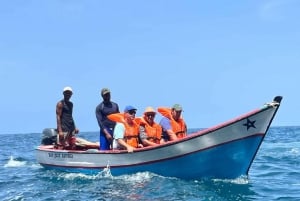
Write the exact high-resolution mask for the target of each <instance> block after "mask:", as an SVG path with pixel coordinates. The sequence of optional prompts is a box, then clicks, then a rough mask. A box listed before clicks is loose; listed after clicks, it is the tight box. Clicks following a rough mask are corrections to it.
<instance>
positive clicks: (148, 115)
mask: <svg viewBox="0 0 300 201" xmlns="http://www.w3.org/2000/svg"><path fill="white" fill-rule="evenodd" d="M146 116H147V117H155V113H147V114H146Z"/></svg>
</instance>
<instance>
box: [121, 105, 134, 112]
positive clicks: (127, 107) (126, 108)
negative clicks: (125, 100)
mask: <svg viewBox="0 0 300 201" xmlns="http://www.w3.org/2000/svg"><path fill="white" fill-rule="evenodd" d="M130 110H137V109H136V108H135V107H133V106H131V105H127V106H126V107H125V109H124V112H128V111H130Z"/></svg>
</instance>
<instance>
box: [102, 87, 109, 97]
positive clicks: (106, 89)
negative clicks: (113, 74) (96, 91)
mask: <svg viewBox="0 0 300 201" xmlns="http://www.w3.org/2000/svg"><path fill="white" fill-rule="evenodd" d="M108 93H110V90H109V89H108V88H103V89H102V90H101V95H102V96H103V95H105V94H108Z"/></svg>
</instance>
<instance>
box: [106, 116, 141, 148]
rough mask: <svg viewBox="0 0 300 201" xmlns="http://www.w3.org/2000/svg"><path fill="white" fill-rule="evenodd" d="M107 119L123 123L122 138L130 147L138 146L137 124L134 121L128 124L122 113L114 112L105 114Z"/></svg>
mask: <svg viewBox="0 0 300 201" xmlns="http://www.w3.org/2000/svg"><path fill="white" fill-rule="evenodd" d="M107 118H108V119H110V120H112V121H115V122H119V123H122V124H124V126H125V133H124V138H123V140H124V141H125V142H126V143H127V144H129V145H130V146H132V147H135V148H138V145H139V125H138V124H137V123H136V121H135V120H134V121H133V124H132V125H130V124H128V123H127V122H126V121H125V119H124V113H114V114H110V115H108V116H107Z"/></svg>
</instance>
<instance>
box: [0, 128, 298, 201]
mask: <svg viewBox="0 0 300 201" xmlns="http://www.w3.org/2000/svg"><path fill="white" fill-rule="evenodd" d="M41 135H42V134H41V133H28V134H1V135H0V137H1V140H0V147H1V154H0V200H3V201H8V200H10V201H13V200H14V201H23V200H49V201H50V200H55V201H57V200H64V201H66V200H111V201H118V200H120V201H124V200H129V201H139V200H149V201H150V200H159V201H164V200H166V201H171V200H178V201H181V200H197V201H198V200H212V201H215V200H220V201H221V200H222V201H223V200H292V201H294V200H300V127H271V128H270V130H269V131H268V133H267V136H266V138H265V140H264V142H263V143H262V146H261V148H260V150H259V152H258V154H257V156H256V158H255V160H254V162H253V164H252V166H251V168H250V171H249V177H248V178H246V177H241V178H236V179H234V180H218V179H213V180H182V179H177V178H168V177H163V176H160V175H156V174H152V173H150V172H142V173H137V174H132V175H123V176H118V177H116V176H112V175H110V173H109V172H100V173H99V174H98V175H84V174H73V173H64V172H59V171H57V170H46V169H44V168H42V167H41V166H40V165H39V164H38V163H37V162H36V159H35V148H36V146H38V145H39V143H40V140H41ZM79 136H80V137H83V138H86V139H88V140H91V141H97V140H98V132H86V133H81V134H79Z"/></svg>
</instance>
